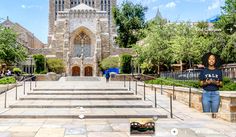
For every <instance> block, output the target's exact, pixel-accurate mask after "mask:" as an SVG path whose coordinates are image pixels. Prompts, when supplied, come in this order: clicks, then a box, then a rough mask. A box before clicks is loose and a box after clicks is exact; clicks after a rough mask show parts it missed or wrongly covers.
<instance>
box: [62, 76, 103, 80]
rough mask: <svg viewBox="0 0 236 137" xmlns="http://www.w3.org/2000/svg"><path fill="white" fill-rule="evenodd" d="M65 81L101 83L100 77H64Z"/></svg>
mask: <svg viewBox="0 0 236 137" xmlns="http://www.w3.org/2000/svg"><path fill="white" fill-rule="evenodd" d="M65 80H66V81H101V78H100V77H74V76H73V77H70V76H69V77H66V78H65Z"/></svg>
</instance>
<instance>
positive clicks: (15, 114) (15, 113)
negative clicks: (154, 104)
mask: <svg viewBox="0 0 236 137" xmlns="http://www.w3.org/2000/svg"><path fill="white" fill-rule="evenodd" d="M167 115H168V114H167V113H166V112H163V110H162V109H158V108H145V109H144V108H132V109H130V108H82V109H81V108H64V109H58V108H57V109H52V108H50V109H49V108H31V109H22V108H14V109H10V110H8V111H6V112H5V113H2V114H0V118H78V119H80V118H83V119H91V118H153V117H155V118H167Z"/></svg>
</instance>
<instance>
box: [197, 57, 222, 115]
mask: <svg viewBox="0 0 236 137" xmlns="http://www.w3.org/2000/svg"><path fill="white" fill-rule="evenodd" d="M202 60H203V65H204V66H205V68H204V69H203V70H202V71H201V73H200V75H199V79H200V86H201V87H202V88H203V93H202V108H203V112H205V113H207V112H208V113H210V112H211V113H212V118H215V117H216V113H217V112H218V109H219V105H220V95H219V88H220V87H222V86H223V84H222V80H223V78H222V71H221V70H220V69H219V67H220V65H221V60H220V58H219V57H218V56H217V55H215V54H213V53H207V54H206V55H204V56H203V58H202Z"/></svg>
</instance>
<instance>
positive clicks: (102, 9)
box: [101, 0, 103, 11]
mask: <svg viewBox="0 0 236 137" xmlns="http://www.w3.org/2000/svg"><path fill="white" fill-rule="evenodd" d="M101 11H103V0H101Z"/></svg>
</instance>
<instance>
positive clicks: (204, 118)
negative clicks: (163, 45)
mask: <svg viewBox="0 0 236 137" xmlns="http://www.w3.org/2000/svg"><path fill="white" fill-rule="evenodd" d="M138 84H142V83H138ZM134 85H135V84H134V83H131V86H132V89H133V90H134V89H135V88H134ZM53 88H58V89H71V88H72V89H73V88H74V89H76V88H77V89H79V88H80V89H86V88H95V89H96V88H97V89H102V88H110V89H111V88H120V89H121V88H124V83H123V82H110V83H105V80H104V79H102V81H94V82H85V81H79V82H76V81H72V82H65V81H60V82H38V83H37V89H42V90H41V91H29V83H27V84H26V89H27V92H30V93H32V92H36V93H40V92H43V89H53ZM125 88H128V82H126V87H125ZM138 91H139V92H138V94H139V95H138V96H137V97H138V98H142V97H143V96H142V95H143V88H142V87H139V88H138ZM52 92H53V91H48V93H50V94H51V93H52ZM58 92H59V93H63V92H65V91H58ZM81 92H83V93H85V91H81ZM96 92H99V91H96ZM119 92H125V91H119ZM132 92H134V91H132ZM69 93H70V94H71V93H75V92H74V91H69ZM86 93H88V92H87V91H86ZM99 94H100V93H99ZM18 95H19V96H21V97H23V87H22V86H21V87H19V88H18ZM30 96H31V95H28V96H24V98H28V97H30ZM50 96H51V95H50ZM62 96H63V95H62ZM106 96H108V95H106ZM111 96H113V95H111ZM128 96H130V95H128ZM65 97H66V96H65ZM146 97H147V98H146V99H147V101H145V103H144V104H148V105H152V106H154V92H153V91H151V89H148V88H147V89H146ZM0 99H1V103H0V105H1V106H0V110H1V111H0V115H4V114H16V115H18V114H19V113H20V114H27V113H28V114H38V113H41V114H42V113H50V114H53V113H59V112H60V109H59V108H54V109H48V108H46V109H45V108H44V109H40V108H33V109H32V108H31V110H33V111H31V112H28V109H27V108H14V107H12V108H9V106H13V105H20V104H21V103H22V101H23V102H25V101H26V102H27V101H29V100H18V101H15V89H12V90H11V91H10V92H8V103H7V107H8V108H6V109H4V103H3V102H4V101H3V100H4V95H0ZM40 101H43V100H34V101H32V100H30V102H28V103H30V104H31V103H32V104H37V103H40ZM46 101H47V102H48V101H53V102H55V100H46ZM66 101H67V100H63V101H62V102H61V103H62V104H64V103H65V102H66ZM115 101H117V100H115ZM123 101H124V102H123ZM133 101H135V100H133ZM136 101H142V100H136ZM53 102H51V105H52V104H53ZM63 102H64V103H63ZM70 102H71V101H70ZM84 102H87V101H84ZM121 102H123V103H124V104H127V102H126V101H125V100H119V101H118V104H119V103H121ZM41 103H42V102H41ZM30 104H28V105H30ZM32 104H31V105H32ZM46 104H47V103H46ZM56 104H57V103H56ZM65 104H66V103H65ZM65 104H64V105H65ZM144 104H143V105H144ZM157 104H158V107H157V108H145V109H150V111H146V112H141V111H142V109H140V110H139V108H135V109H136V110H135V112H131V111H133V110H131V109H129V108H112V109H107V108H100V109H101V111H102V112H103V113H104V114H106V113H117V114H119V113H120V114H122V113H124V110H125V111H129V110H130V112H127V113H134V114H137V112H138V111H139V113H145V114H147V113H150V112H151V113H153V112H155V111H153V109H154V110H156V112H157V113H160V114H161V113H164V114H167V115H168V114H169V98H168V97H166V96H165V95H161V94H160V93H159V92H158V93H157ZM67 105H71V104H70V103H69V104H67ZM120 105H121V104H120ZM76 108H77V109H78V107H76ZM76 108H71V109H68V108H67V110H66V109H65V108H64V109H63V111H64V112H62V113H65V112H68V113H72V112H73V111H74V112H76V111H77V112H80V110H77V109H76ZM82 110H83V112H89V113H91V114H92V113H93V112H94V111H93V108H83V109H82ZM110 110H113V111H112V112H111V111H110ZM49 111H50V112H49ZM97 113H100V112H97ZM173 113H174V118H173V119H171V118H167V119H161V118H160V119H158V120H157V121H156V134H155V135H154V136H155V137H174V135H172V134H171V130H172V129H173V128H176V129H177V130H178V132H179V133H178V135H177V136H178V137H235V136H236V123H229V122H225V121H222V120H218V119H212V118H211V116H208V115H206V114H202V113H200V112H198V111H196V110H194V109H191V108H188V106H186V105H184V104H182V103H179V102H176V101H174V102H173ZM129 126H130V125H129V119H128V118H122V119H121V118H116V119H112V118H110V119H83V118H82V119H80V118H59V119H58V118H57V119H54V118H37V119H32V118H27V119H26V118H1V119H0V137H128V136H130V133H129V130H130V129H129ZM138 137H140V136H138Z"/></svg>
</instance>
